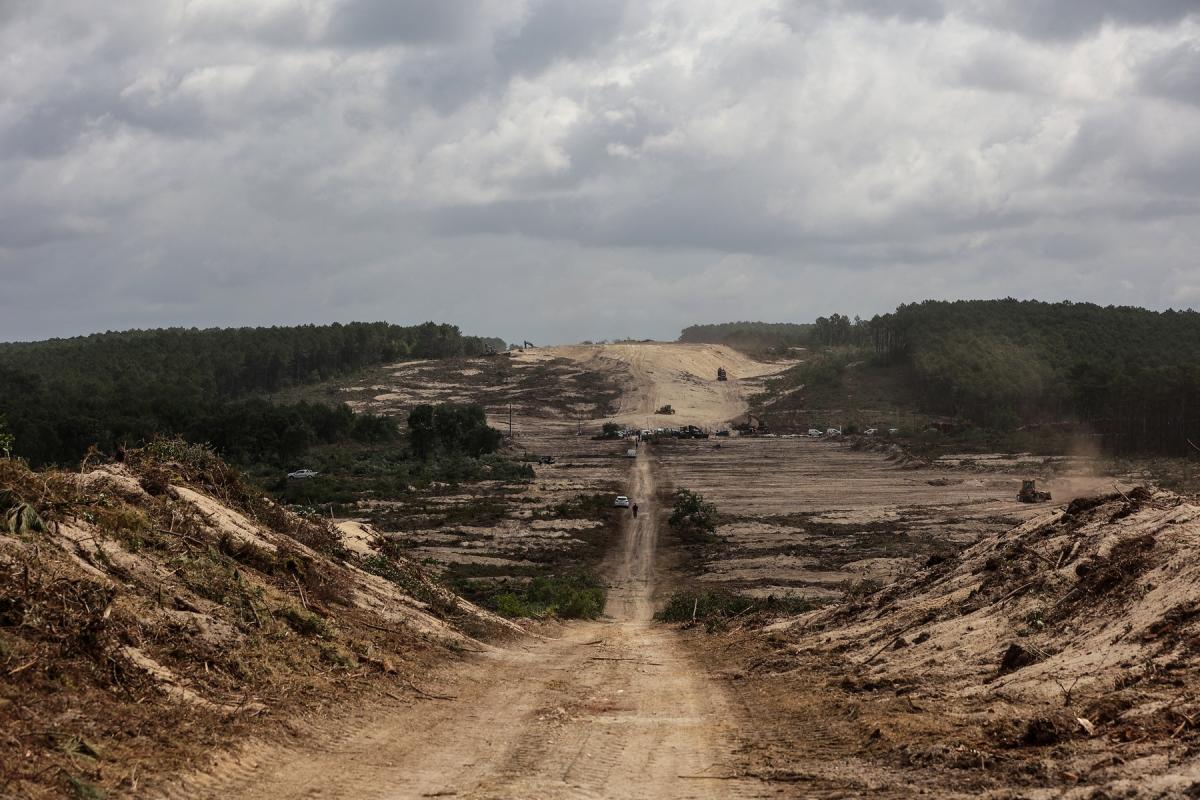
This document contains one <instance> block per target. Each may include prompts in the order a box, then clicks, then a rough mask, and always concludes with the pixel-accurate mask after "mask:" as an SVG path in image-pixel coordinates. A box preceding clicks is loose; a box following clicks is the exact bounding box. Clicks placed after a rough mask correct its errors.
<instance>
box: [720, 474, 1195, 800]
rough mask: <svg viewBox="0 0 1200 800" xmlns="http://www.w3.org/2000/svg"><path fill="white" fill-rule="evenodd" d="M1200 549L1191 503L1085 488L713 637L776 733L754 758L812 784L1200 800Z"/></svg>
mask: <svg viewBox="0 0 1200 800" xmlns="http://www.w3.org/2000/svg"><path fill="white" fill-rule="evenodd" d="M1198 548H1200V507H1197V506H1195V505H1193V504H1191V503H1189V502H1187V501H1186V500H1184V499H1183V498H1180V497H1178V496H1175V495H1172V494H1169V493H1165V492H1152V491H1148V490H1136V491H1132V492H1126V493H1113V494H1110V495H1102V496H1099V497H1096V498H1094V499H1081V500H1077V501H1075V502H1073V503H1071V504H1070V505H1068V506H1066V507H1065V508H1059V509H1046V510H1044V511H1043V513H1041V514H1039V515H1037V516H1036V517H1034V518H1032V519H1030V520H1028V521H1027V522H1025V523H1024V524H1022V525H1019V526H1017V527H1014V528H1011V529H1008V530H1005V531H1003V532H999V533H995V534H991V535H988V536H985V537H984V538H983V539H981V540H980V541H979V542H978V543H976V544H975V545H973V546H971V547H969V548H967V549H966V550H965V551H963V553H962V554H961V556H951V557H948V558H945V559H942V558H939V557H935V558H931V559H929V561H928V563H927V565H926V566H924V567H922V568H921V569H918V570H916V571H915V572H914V573H913V574H912V575H910V576H909V577H907V578H905V579H903V580H901V581H899V582H897V583H895V584H893V585H891V586H888V587H886V588H884V589H882V590H880V591H877V592H875V593H869V594H863V595H859V596H855V597H851V598H849V599H848V600H847V601H846V602H843V603H841V604H838V605H836V606H831V607H829V608H826V609H822V610H819V611H815V612H810V613H808V614H805V615H802V616H800V617H798V618H795V619H788V620H785V621H781V622H777V623H774V624H767V625H766V626H765V627H763V622H762V621H761V620H760V621H758V622H747V623H745V624H744V626H742V625H739V626H736V629H734V630H730V631H729V632H728V633H724V634H718V635H717V636H716V637H702V641H698V642H697V645H698V646H699V648H700V650H699V652H700V653H701V654H702V657H703V658H704V659H705V660H706V662H707V663H708V664H709V665H710V666H711V667H713V668H721V667H723V668H724V669H726V670H727V673H726V674H728V675H729V677H730V680H731V683H730V687H731V689H732V690H733V692H734V694H735V695H736V696H737V697H739V698H740V699H741V701H742V702H743V703H744V704H745V706H746V708H747V709H748V710H749V711H750V713H751V715H752V716H754V717H756V718H757V720H758V721H759V722H761V723H763V724H764V725H766V726H768V728H769V729H770V730H773V735H771V736H768V737H766V738H759V739H758V740H756V743H755V744H754V745H753V746H752V747H751V748H749V749H748V751H747V754H746V758H747V760H748V761H750V762H754V763H767V764H770V765H772V766H773V767H774V768H775V769H780V770H788V771H791V772H793V773H795V774H797V775H803V776H807V777H806V778H805V779H806V780H810V781H812V782H813V783H814V785H821V784H822V783H824V782H833V783H837V782H844V781H846V780H848V775H849V774H857V775H858V776H859V780H860V781H861V783H860V785H861V787H862V788H863V789H864V790H866V789H870V790H871V791H876V792H878V793H880V794H881V795H887V794H892V795H896V796H903V795H904V794H905V793H909V794H916V793H925V794H932V795H935V796H958V793H959V792H968V793H972V794H974V795H975V796H987V797H1023V798H1049V797H1056V798H1057V797H1066V798H1109V797H1131V798H1132V797H1138V798H1174V797H1191V796H1195V795H1196V793H1198V792H1200V759H1197V758H1196V756H1195V754H1196V753H1197V752H1198V748H1200V727H1198V725H1197V718H1198V715H1200V705H1198V704H1197V701H1196V697H1197V696H1198V691H1200V681H1198V680H1197V678H1196V676H1197V674H1200V673H1198V671H1197V667H1200V645H1198V643H1200V607H1198V606H1197V601H1196V597H1197V593H1198V590H1200V568H1198V567H1197V564H1198V563H1200V552H1198ZM714 639H715V641H714ZM715 653H724V654H726V655H725V656H722V657H718V656H716V655H714V654H715ZM729 654H737V655H736V656H733V661H734V664H735V665H736V666H733V667H731V665H730V662H729V660H728V658H729ZM791 714H798V715H799V714H802V715H804V721H803V722H801V721H800V720H799V719H797V720H795V722H794V724H788V723H786V722H785V720H787V719H788V718H789V716H790V715H791ZM763 732H765V731H763Z"/></svg>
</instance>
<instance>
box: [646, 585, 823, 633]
mask: <svg viewBox="0 0 1200 800" xmlns="http://www.w3.org/2000/svg"><path fill="white" fill-rule="evenodd" d="M821 605H822V604H821V603H820V602H818V601H814V600H811V599H809V598H806V597H776V596H775V595H770V596H768V597H751V596H749V595H744V594H734V593H733V592H722V591H717V592H695V591H682V592H675V593H674V594H672V595H671V598H670V599H669V600H667V604H666V606H664V607H663V610H662V611H660V612H658V614H656V615H655V619H657V620H659V621H660V622H683V623H687V624H689V625H690V624H692V623H693V622H696V623H703V625H704V627H705V629H706V630H707V631H708V632H709V633H712V632H714V631H718V630H721V629H723V628H724V627H725V626H726V625H727V624H728V622H729V620H731V619H733V618H734V617H740V616H743V615H746V614H756V613H759V612H770V613H772V614H783V615H787V614H801V613H803V612H805V611H812V610H813V609H815V608H820V607H821Z"/></svg>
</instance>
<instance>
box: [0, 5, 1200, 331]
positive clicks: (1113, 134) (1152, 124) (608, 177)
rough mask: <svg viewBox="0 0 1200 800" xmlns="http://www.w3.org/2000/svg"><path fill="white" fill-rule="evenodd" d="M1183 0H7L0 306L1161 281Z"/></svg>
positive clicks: (1179, 221)
mask: <svg viewBox="0 0 1200 800" xmlns="http://www.w3.org/2000/svg"><path fill="white" fill-rule="evenodd" d="M1193 7H1194V3H1185V4H1180V3H1162V2H1148V3H1139V4H1134V3H1132V2H1129V3H1123V2H1116V0H1095V2H1089V3H1078V2H1076V3H1070V2H1067V3H1034V2H1032V0H1015V1H1014V2H1005V3H1001V2H999V0H964V2H962V3H954V4H950V3H942V2H938V0H907V1H906V2H883V0H878V1H877V2H873V1H872V0H796V1H795V2H792V1H790V0H784V2H780V0H745V2H738V3H724V4H722V3H700V2H692V0H664V2H662V3H627V2H617V1H616V0H614V1H613V2H607V0H579V2H568V0H474V1H473V2H468V1H467V0H437V1H435V0H428V1H427V2H415V1H410V2H385V1H384V0H313V2H309V3H296V4H290V3H274V4H266V3H264V4H261V5H260V6H256V7H254V8H250V7H248V6H246V5H245V4H243V3H238V2H235V0H223V1H222V2H216V0H213V2H206V3H189V4H187V9H186V11H184V12H182V13H181V12H180V8H181V6H179V5H173V4H172V3H170V2H167V0H162V2H158V0H154V1H153V2H151V0H146V2H143V3H129V4H118V6H112V7H107V6H106V7H104V9H102V10H101V9H99V7H98V6H95V5H94V4H93V3H90V2H87V0H62V3H56V4H48V3H32V2H24V3H22V2H14V0H0V47H2V48H3V49H4V51H5V52H6V53H8V54H11V56H10V57H11V58H12V59H14V60H15V61H19V63H20V64H21V70H20V74H19V75H18V74H13V72H12V71H9V72H8V73H4V74H0V96H4V97H5V98H6V102H5V103H4V104H0V274H3V275H4V278H5V281H6V284H5V292H4V293H0V339H4V338H30V337H34V336H44V335H54V334H60V335H61V334H64V333H74V332H82V331H85V330H89V329H96V328H100V329H103V328H121V327H129V326H133V325H143V326H144V325H155V324H200V325H209V324H255V323H260V324H261V323H272V322H302V321H329V320H334V319H342V320H345V319H351V318H391V319H395V320H398V321H405V320H411V319H418V320H419V319H425V318H428V317H431V316H433V317H438V318H444V319H447V320H450V321H454V322H459V323H462V324H466V325H467V326H468V327H470V328H471V329H473V330H478V331H480V332H487V333H498V334H500V335H507V336H509V337H510V338H519V337H521V336H525V337H526V338H532V339H534V340H537V341H541V340H555V339H558V340H561V339H571V338H582V337H589V338H604V337H609V336H613V335H621V334H629V335H661V336H670V335H674V333H675V332H677V330H678V328H680V327H682V326H683V325H686V324H688V323H690V322H695V321H698V320H701V319H706V318H707V319H715V318H721V317H723V316H725V315H726V314H729V315H732V316H737V317H745V318H751V317H774V318H782V319H789V318H790V319H802V318H804V317H811V316H816V315H818V314H822V313H828V312H829V311H830V310H831V309H835V308H836V309H838V310H842V311H851V312H859V313H864V314H869V313H872V312H875V311H882V310H885V309H887V308H888V307H891V306H894V305H895V304H896V303H898V302H901V301H907V300H914V299H921V298H922V297H924V296H943V297H953V296H986V295H989V294H996V293H999V294H1002V295H1006V294H1011V295H1014V296H1043V297H1073V298H1077V299H1089V300H1097V301H1101V302H1117V301H1121V302H1141V303H1146V304H1149V305H1163V304H1166V303H1174V302H1178V298H1180V297H1191V296H1192V294H1191V293H1194V292H1195V286H1194V284H1195V281H1194V279H1193V277H1192V276H1194V274H1195V264H1194V252H1195V250H1196V247H1198V246H1200V200H1197V199H1196V198H1198V197H1200V144H1198V143H1200V131H1198V130H1197V126H1198V124H1200V123H1198V122H1197V117H1196V113H1197V110H1196V97H1197V95H1200V75H1198V72H1200V66H1198V64H1197V62H1198V61H1200V56H1198V55H1197V50H1196V45H1195V42H1194V41H1191V39H1192V38H1194V36H1193V30H1194V29H1192V28H1191V27H1189V26H1190V25H1191V23H1190V22H1184V23H1183V24H1179V23H1181V22H1182V21H1183V20H1184V19H1185V18H1186V16H1187V15H1188V13H1189V12H1190V11H1191V9H1192V8H1193ZM326 11H328V12H329V14H326V13H325V12H326ZM327 23H328V24H327ZM1104 25H1109V26H1112V27H1114V28H1117V29H1119V30H1120V32H1121V34H1122V35H1120V36H1104V37H1097V36H1090V35H1089V34H1091V33H1094V32H1096V31H1098V30H1099V29H1100V27H1101V26H1104ZM1172 25H1174V26H1175V27H1172ZM1148 26H1156V27H1154V29H1151V28H1150V27H1148ZM918 41H919V43H920V46H919V47H916V46H914V42H918ZM1047 43H1050V44H1053V45H1054V46H1046V44H1047ZM1125 64H1134V65H1135V66H1136V69H1135V80H1134V81H1125V80H1124V76H1125V74H1126V73H1124V72H1123V71H1122V69H1123V68H1122V67H1118V66H1114V65H1125ZM1164 98H1165V99H1166V100H1164ZM1081 276H1085V277H1086V280H1085V279H1084V278H1081ZM614 281H615V282H619V283H620V284H621V285H628V286H633V287H637V289H638V295H639V297H643V298H645V303H644V304H605V305H603V306H601V307H588V308H586V309H583V310H579V309H578V307H577V303H573V302H572V301H573V300H576V299H577V298H578V297H580V296H585V295H589V294H593V293H596V292H602V291H604V290H606V289H607V288H609V287H611V285H613V283H614ZM1130 285H1133V286H1134V288H1133V289H1130V288H1129V286H1130ZM530 286H534V287H536V293H535V295H534V296H532V297H531V296H530V294H529V287H530ZM463 287H470V290H471V291H467V292H464V291H463ZM848 297H849V298H853V302H851V303H850V305H849V306H848V305H846V302H847V299H846V298H848ZM38 307H41V308H46V307H52V308H51V310H49V311H47V313H45V314H33V313H32V312H31V311H30V310H29V309H31V308H38ZM514 309H519V310H520V309H524V310H527V312H528V313H523V314H520V315H519V316H520V317H521V319H522V322H521V328H520V330H515V331H513V330H507V329H506V328H508V327H509V326H511V324H512V323H511V320H512V318H513V313H514V312H513V310H514ZM568 309H569V310H568Z"/></svg>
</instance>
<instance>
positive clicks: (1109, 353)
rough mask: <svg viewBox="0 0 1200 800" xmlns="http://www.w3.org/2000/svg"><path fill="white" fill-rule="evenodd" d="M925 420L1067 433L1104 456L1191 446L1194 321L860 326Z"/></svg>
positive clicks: (915, 313) (1195, 411) (1034, 315)
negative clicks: (1073, 428) (1083, 432)
mask: <svg viewBox="0 0 1200 800" xmlns="http://www.w3.org/2000/svg"><path fill="white" fill-rule="evenodd" d="M865 329H866V332H867V333H868V341H869V344H870V346H871V347H872V348H873V349H874V351H875V352H876V353H877V354H878V356H879V358H880V359H882V360H884V361H886V362H890V363H900V364H904V365H906V366H907V367H908V372H909V375H910V380H911V383H912V389H913V391H914V392H915V394H916V397H917V398H918V399H919V402H920V404H921V405H922V407H923V408H924V409H925V410H927V411H930V412H932V413H938V414H945V415H948V416H954V417H959V418H962V419H966V420H970V421H972V422H975V423H976V424H979V425H983V426H988V427H992V428H998V429H1010V428H1013V427H1017V426H1020V425H1036V424H1038V423H1068V424H1071V423H1077V424H1079V425H1081V426H1083V427H1085V428H1086V429H1088V430H1091V431H1095V432H1096V433H1098V434H1101V436H1102V443H1103V445H1104V447H1105V448H1106V449H1107V450H1108V451H1110V452H1113V453H1116V454H1132V453H1138V452H1153V453H1161V454H1184V453H1187V452H1190V451H1191V446H1190V445H1189V444H1188V439H1191V441H1193V442H1197V443H1200V314H1197V313H1196V312H1193V311H1165V312H1154V311H1148V310H1145V309H1140V308H1131V307H1114V306H1109V307H1101V306H1097V305H1092V304H1087V303H1070V302H1065V303H1043V302H1037V301H1018V300H1013V299H1007V300H976V301H958V302H937V301H928V302H924V303H917V304H912V305H902V306H900V307H899V308H898V309H897V310H896V311H895V312H894V313H891V314H885V315H882V316H877V317H875V318H874V319H872V320H871V321H870V322H869V323H866V326H865Z"/></svg>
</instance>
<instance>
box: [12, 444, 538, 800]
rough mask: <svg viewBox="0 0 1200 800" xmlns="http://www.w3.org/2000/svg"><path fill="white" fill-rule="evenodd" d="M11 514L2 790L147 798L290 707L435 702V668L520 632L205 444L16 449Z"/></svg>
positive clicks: (304, 711) (298, 713) (291, 711)
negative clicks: (43, 456)
mask: <svg viewBox="0 0 1200 800" xmlns="http://www.w3.org/2000/svg"><path fill="white" fill-rule="evenodd" d="M10 509H11V511H10ZM3 512H9V519H8V520H7V525H6V530H5V531H4V532H0V719H3V720H4V724H3V725H2V726H0V795H2V796H5V797H31V798H39V797H61V796H78V797H100V796H103V793H105V792H108V793H114V794H118V795H120V794H124V795H129V796H141V795H142V793H143V792H145V791H148V788H147V787H148V784H149V785H153V783H154V781H155V777H154V776H156V775H160V774H162V773H163V772H165V771H169V770H171V769H173V768H179V767H182V766H185V765H190V764H194V763H197V761H198V760H203V759H204V758H206V757H207V756H208V755H209V754H210V753H211V752H212V749H213V748H216V749H217V750H223V749H224V748H226V747H229V746H230V745H231V744H234V743H236V742H237V741H239V740H241V739H243V738H245V737H248V736H252V735H254V734H255V733H256V732H265V731H274V732H276V733H278V731H279V730H280V725H281V724H282V723H283V722H284V721H286V720H302V719H303V718H305V717H308V716H312V717H321V716H324V715H327V714H329V713H332V712H333V710H334V709H336V707H338V706H339V705H342V704H347V703H354V702H357V701H358V700H359V699H360V698H364V697H367V696H370V695H379V694H385V695H388V696H391V697H395V698H397V700H398V701H402V700H403V699H404V698H406V697H412V696H419V693H420V688H419V684H420V682H421V678H420V677H419V676H420V675H421V674H422V673H423V672H424V671H426V670H427V669H428V665H429V664H431V663H436V662H439V661H443V660H445V659H446V658H448V657H454V656H455V655H456V654H458V653H460V652H462V651H465V650H480V649H486V648H485V646H484V645H481V644H480V643H479V642H478V640H477V639H476V638H475V637H477V636H481V635H487V636H496V635H498V634H502V633H503V632H505V631H508V632H511V633H515V632H520V629H518V628H516V626H514V625H512V623H510V622H508V621H506V620H502V619H500V618H498V617H495V616H493V615H491V614H488V613H486V612H484V611H482V610H480V609H478V608H475V607H473V606H471V605H470V604H469V603H465V602H464V601H462V600H460V599H459V598H457V597H455V596H454V595H452V594H450V593H449V592H447V591H446V590H445V589H443V588H441V587H440V586H438V585H437V584H436V583H434V582H433V581H431V580H430V579H429V577H428V576H427V574H426V572H425V570H424V569H422V568H421V567H420V566H418V565H417V564H416V563H413V562H409V561H406V560H404V559H403V558H396V559H392V560H391V561H390V562H389V563H388V567H387V569H386V570H385V569H381V568H380V565H379V564H378V563H376V564H374V565H373V564H372V563H371V562H370V561H369V558H368V557H367V556H364V555H361V554H360V552H361V548H359V546H358V544H356V545H355V547H354V548H353V549H350V548H347V547H346V546H345V542H344V541H343V539H342V536H341V534H340V532H339V531H337V530H336V529H334V528H332V527H331V526H330V525H328V524H327V523H325V522H323V521H321V520H319V519H316V520H314V519H302V518H300V517H297V516H296V515H294V514H291V513H289V512H287V511H285V510H284V509H282V508H280V507H278V506H276V505H275V504H273V503H272V502H270V501H269V500H266V499H265V498H263V497H262V496H261V494H259V493H258V492H257V491H256V490H255V489H253V488H252V487H250V486H249V485H247V484H246V483H244V482H243V480H242V479H241V478H240V476H238V475H237V473H235V472H233V471H232V470H230V469H229V468H227V467H226V466H225V465H224V464H222V463H221V462H219V461H218V460H216V459H215V458H213V457H212V456H211V455H210V454H208V453H207V452H205V451H203V450H202V449H201V448H193V447H188V446H182V445H179V446H172V445H167V444H165V443H164V444H163V445H159V446H156V449H153V451H152V450H146V451H131V452H129V453H128V454H127V463H125V464H112V465H108V466H103V467H98V468H94V469H91V470H85V471H84V472H82V473H67V472H44V473H35V472H31V471H29V470H28V469H26V468H25V467H24V466H22V465H21V464H20V463H19V462H16V461H10V460H6V459H0V513H3ZM356 535H357V536H358V538H359V539H361V538H363V537H366V538H368V539H370V538H371V537H372V535H373V534H372V533H371V531H369V530H364V529H360V530H358V531H357V534H356ZM355 549H358V550H359V551H360V552H355V551H354V550H355Z"/></svg>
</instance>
